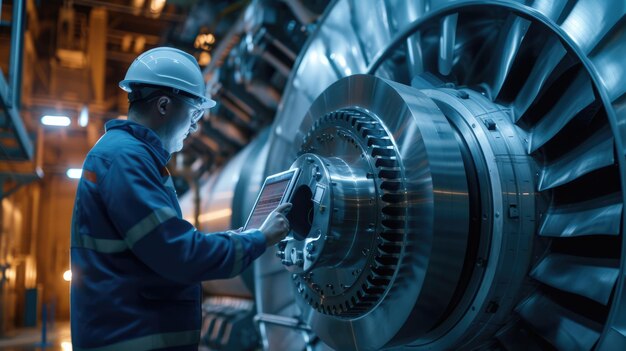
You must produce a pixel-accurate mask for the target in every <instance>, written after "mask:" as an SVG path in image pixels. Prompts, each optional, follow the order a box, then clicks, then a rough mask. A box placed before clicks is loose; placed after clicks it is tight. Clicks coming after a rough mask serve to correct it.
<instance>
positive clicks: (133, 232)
mask: <svg viewBox="0 0 626 351" xmlns="http://www.w3.org/2000/svg"><path fill="white" fill-rule="evenodd" d="M173 217H176V212H175V211H174V210H173V209H172V208H170V207H163V208H160V209H158V210H155V211H153V212H152V213H151V214H149V215H147V216H146V217H144V218H143V219H142V220H140V221H139V222H138V223H137V224H135V225H134V226H133V227H132V228H130V229H129V230H128V231H127V232H126V242H127V243H128V246H129V247H133V245H135V243H137V242H138V241H139V240H141V239H142V238H143V237H144V236H146V235H147V234H148V233H150V232H151V231H153V230H154V229H155V228H156V227H158V226H159V225H161V223H163V222H165V221H167V220H168V219H170V218H173Z"/></svg>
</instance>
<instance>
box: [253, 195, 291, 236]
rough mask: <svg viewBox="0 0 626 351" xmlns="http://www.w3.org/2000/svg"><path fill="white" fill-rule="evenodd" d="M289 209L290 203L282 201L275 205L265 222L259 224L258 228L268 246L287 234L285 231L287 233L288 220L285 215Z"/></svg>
mask: <svg viewBox="0 0 626 351" xmlns="http://www.w3.org/2000/svg"><path fill="white" fill-rule="evenodd" d="M290 210H291V204H290V203H284V204H282V205H280V206H278V207H276V209H275V210H274V211H272V212H271V213H270V214H269V215H268V216H267V218H266V219H265V222H263V224H261V227H260V228H259V230H260V231H261V233H263V235H265V241H266V243H267V246H268V247H269V246H271V245H274V244H276V243H278V242H279V241H281V240H283V238H284V237H286V236H287V233H289V220H287V217H285V216H286V215H287V213H289V211H290Z"/></svg>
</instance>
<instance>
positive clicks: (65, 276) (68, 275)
mask: <svg viewBox="0 0 626 351" xmlns="http://www.w3.org/2000/svg"><path fill="white" fill-rule="evenodd" d="M63 280H65V281H66V282H69V281H70V280H72V271H71V270H67V271H65V272H64V273H63Z"/></svg>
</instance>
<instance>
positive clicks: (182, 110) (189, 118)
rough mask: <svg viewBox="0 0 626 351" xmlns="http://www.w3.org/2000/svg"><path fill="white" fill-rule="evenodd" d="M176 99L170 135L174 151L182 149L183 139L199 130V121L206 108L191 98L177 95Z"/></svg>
mask: <svg viewBox="0 0 626 351" xmlns="http://www.w3.org/2000/svg"><path fill="white" fill-rule="evenodd" d="M175 101H176V102H175V105H176V106H175V108H174V109H173V111H172V112H173V116H172V125H171V135H170V145H171V147H170V152H172V153H173V152H178V151H180V150H182V148H183V141H184V140H185V139H186V138H187V136H188V135H189V134H190V133H193V132H195V131H196V130H198V121H199V120H200V118H202V116H203V115H204V110H202V109H201V108H200V107H199V104H197V103H195V101H193V99H191V98H188V97H184V96H180V97H179V96H177V97H175Z"/></svg>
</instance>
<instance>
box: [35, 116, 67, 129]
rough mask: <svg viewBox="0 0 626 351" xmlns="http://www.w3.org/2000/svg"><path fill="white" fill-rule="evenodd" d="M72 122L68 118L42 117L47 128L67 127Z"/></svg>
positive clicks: (42, 121)
mask: <svg viewBox="0 0 626 351" xmlns="http://www.w3.org/2000/svg"><path fill="white" fill-rule="evenodd" d="M71 122H72V121H71V120H70V118H69V117H67V116H52V115H45V116H43V117H41V123H42V124H43V125H46V126H58V127H67V126H69V125H70V123H71Z"/></svg>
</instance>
